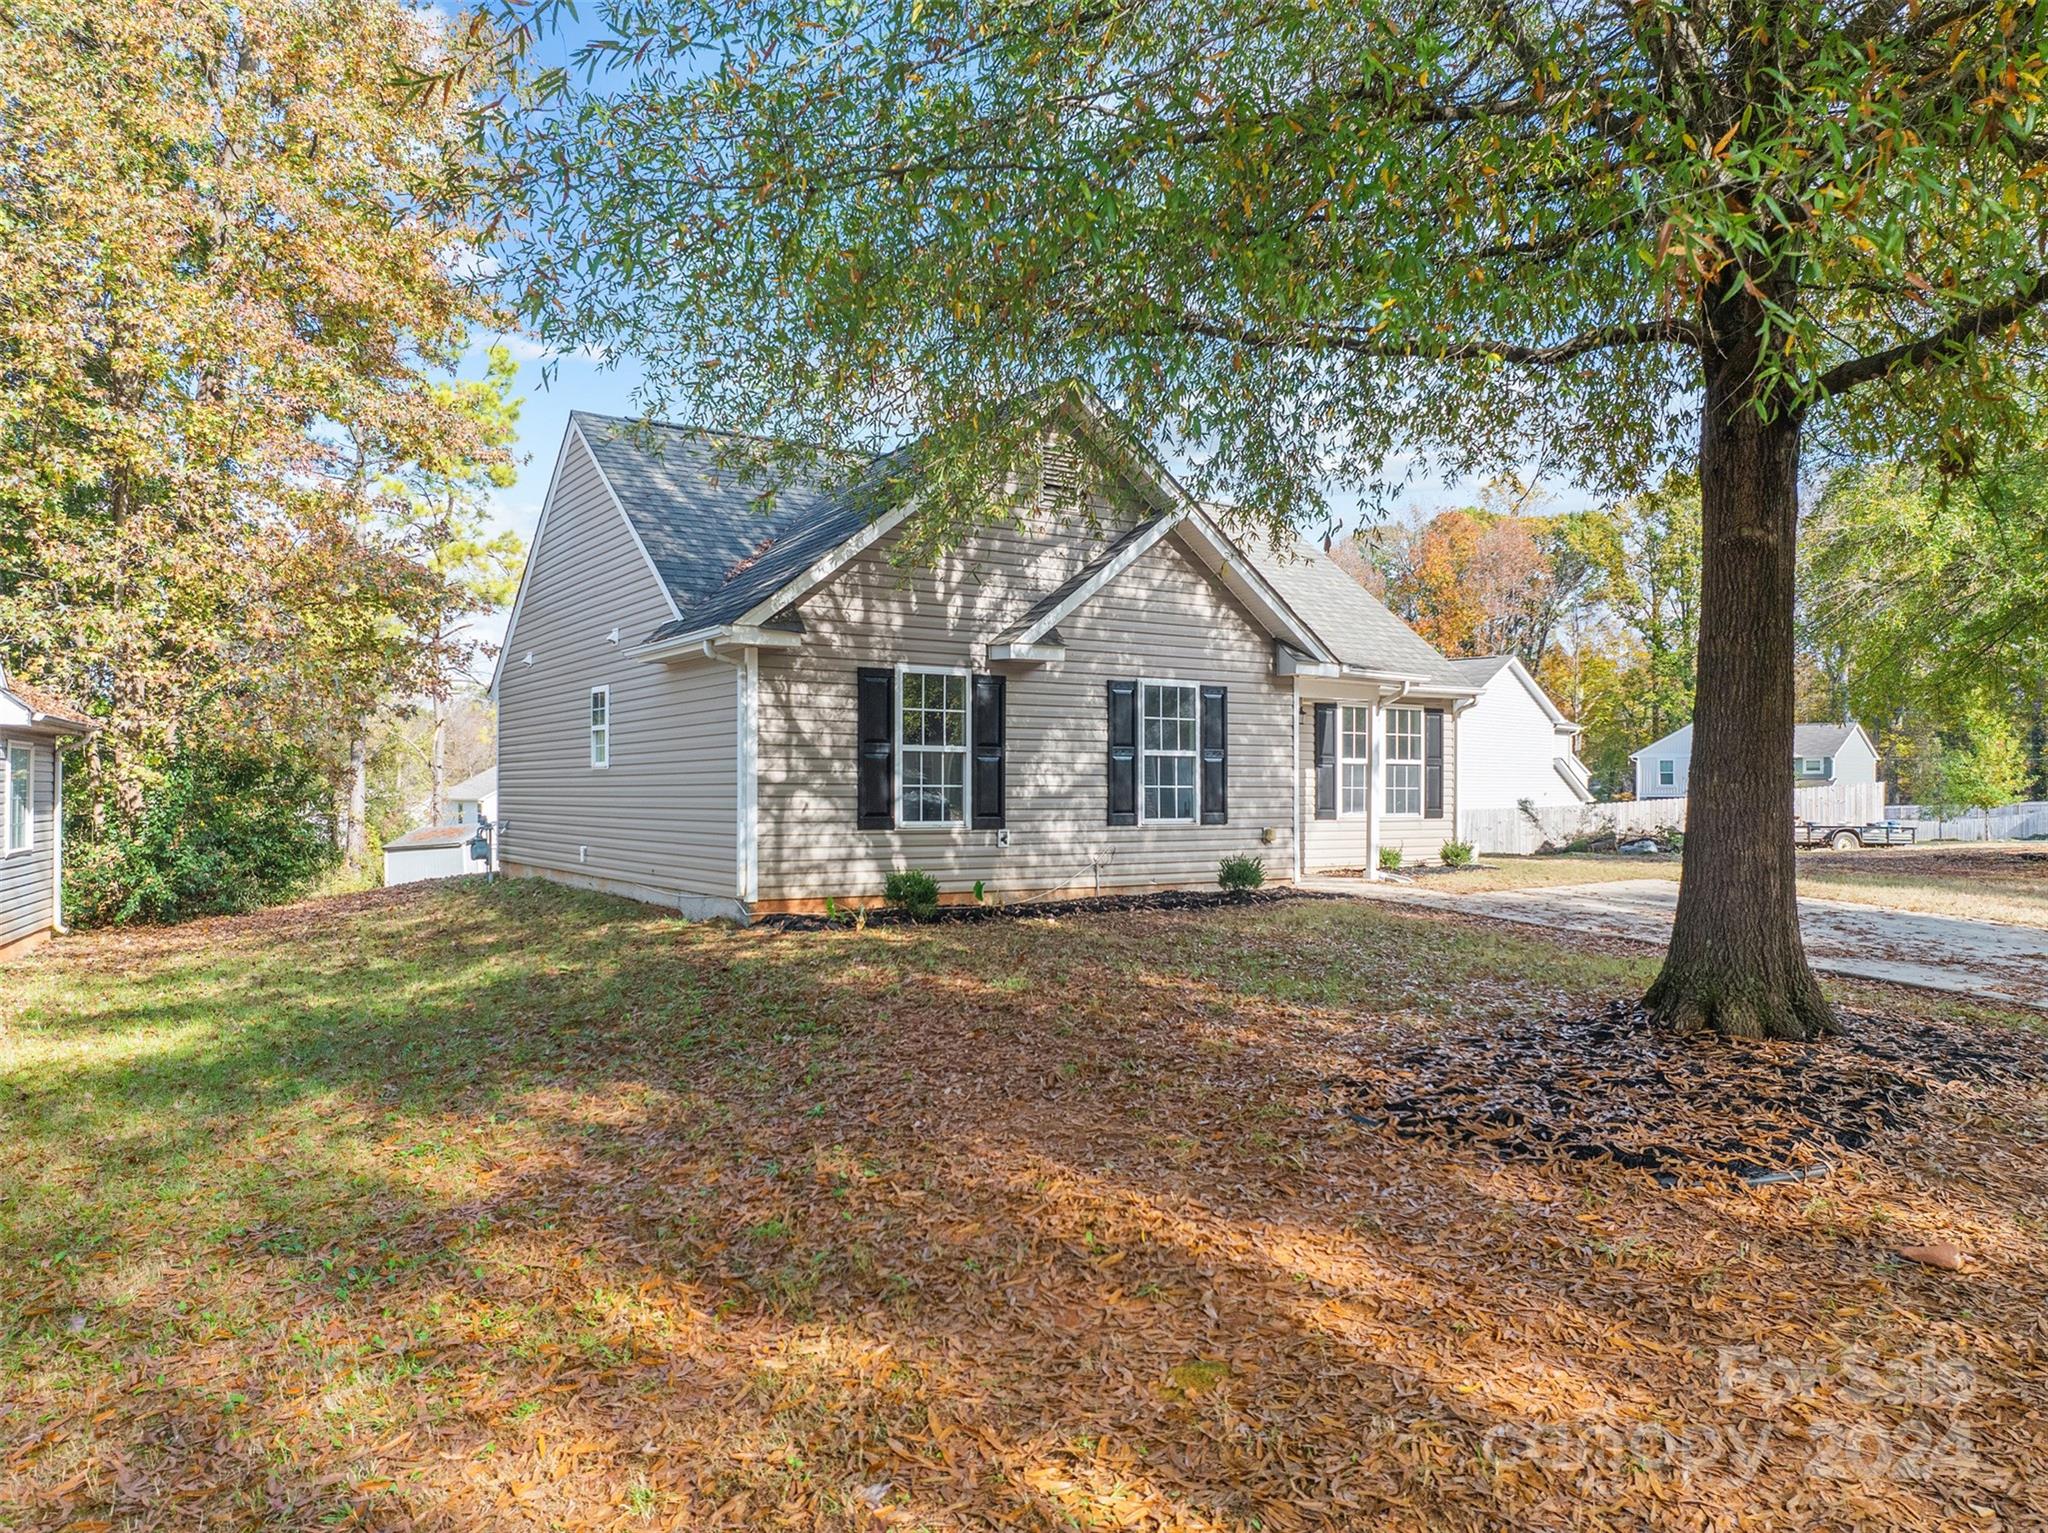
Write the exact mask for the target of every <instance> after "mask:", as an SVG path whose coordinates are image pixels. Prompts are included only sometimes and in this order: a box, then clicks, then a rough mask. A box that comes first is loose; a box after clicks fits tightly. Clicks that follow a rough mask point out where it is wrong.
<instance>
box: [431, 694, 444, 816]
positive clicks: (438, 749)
mask: <svg viewBox="0 0 2048 1533" xmlns="http://www.w3.org/2000/svg"><path fill="white" fill-rule="evenodd" d="M447 785H448V704H447V701H446V700H445V699H443V698H439V697H437V698H435V699H434V733H433V736H432V738H431V741H430V743H429V745H428V747H427V823H428V824H429V825H439V824H440V823H441V795H442V793H443V792H444V791H445V790H446V788H447Z"/></svg>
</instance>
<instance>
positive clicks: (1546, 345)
mask: <svg viewBox="0 0 2048 1533" xmlns="http://www.w3.org/2000/svg"><path fill="white" fill-rule="evenodd" d="M548 10H549V7H548V6H546V5H542V6H541V7H539V8H538V10H537V11H530V10H528V9H527V8H526V7H523V6H516V5H515V6H513V7H511V8H510V10H509V11H508V13H507V15H508V17H509V19H510V20H511V21H512V22H513V23H514V25H515V27H517V28H531V27H533V26H535V25H536V24H544V22H545V20H546V15H547V12H548ZM599 14H600V16H601V18H602V24H601V26H600V28H599V35H598V37H597V38H596V39H595V40H594V41H591V42H589V43H588V44H587V45H586V47H585V48H584V50H583V51H582V60H581V62H582V65H583V66H584V67H585V68H591V69H595V70H597V71H598V73H597V74H596V75H595V77H594V78H586V76H585V75H583V74H582V73H580V72H578V71H576V70H565V71H558V72H554V73H551V74H548V75H546V76H543V77H542V79H541V80H540V82H539V85H538V88H537V90H536V91H535V92H534V94H533V95H532V96H531V97H529V98H527V103H526V107H527V108H529V109H522V110H519V111H516V112H506V113H504V114H503V115H501V116H500V117H499V118H498V119H497V120H496V123H495V127H496V129H497V132H498V135H499V142H500V147H501V148H502V149H503V150H504V151H505V158H504V164H505V166H506V167H507V171H506V175H505V177H504V179H503V181H502V183H501V185H500V188H499V190H500V193H501V201H500V204H499V207H500V211H501V213H502V214H503V216H504V217H505V219H506V220H507V222H506V225H505V227H506V228H507V229H508V230H511V231H514V232H516V235H517V238H516V239H514V240H512V241H509V242H508V243H507V244H506V246H505V247H504V254H505V255H506V256H507V258H508V260H509V263H510V268H509V269H510V274H511V277H512V280H513V282H514V285H515V288H516V290H517V291H518V292H519V293H520V295H521V296H522V297H523V299H524V301H525V303H526V305H527V308H528V311H529V313H530V315H531V317H532V319H533V320H534V322H535V323H536V324H537V325H538V327H539V328H540V330H541V332H542V333H543V334H545V335H547V336H548V337H550V338H551V339H555V340H557V341H559V342H561V343H562V344H564V345H571V344H595V345H597V346H599V347H604V348H611V349H614V350H620V351H624V350H630V351H632V352H633V353H634V354H635V355H637V356H639V357H641V358H642V359H643V360H644V361H645V362H646V364H647V368H648V378H649V384H648V403H649V405H650V406H651V407H652V408H654V409H656V410H658V411H665V412H670V413H678V414H682V415H684V416H687V417H689V418H693V419H699V420H702V421H704V422H706V423H707V424H713V423H715V424H724V425H730V426H734V427H739V428H744V429H757V430H765V431H768V432H770V433H771V434H779V435H786V436H796V437H802V438H804V439H806V440H818V439H824V440H827V441H829V442H831V443H833V444H834V445H844V444H848V443H853V444H857V445H866V446H878V445H881V444H883V443H884V442H887V441H889V440H893V439H895V438H896V437H898V436H900V435H902V434H904V433H906V432H919V433H937V434H938V436H937V442H936V443H935V445H934V451H935V452H936V451H937V450H938V448H939V446H940V445H941V444H942V445H943V447H944V448H945V449H946V450H957V451H969V450H974V449H975V448H976V447H977V446H982V445H985V444H987V442H988V441H989V439H990V437H991V436H992V435H994V436H1001V435H1002V432H1003V428H1004V425H1005V421H1006V417H1004V416H1003V415H1002V414H1000V413H999V412H997V411H994V410H992V409H991V405H992V402H997V401H1003V400H1008V399H1012V398H1016V397H1020V396H1029V395H1030V394H1032V393H1033V392H1034V391H1036V390H1039V389H1043V388H1046V387H1048V386H1051V385H1054V384H1057V383H1059V382H1060V381H1062V380H1065V379H1067V378H1070V377H1082V378H1086V379H1088V380H1089V381H1091V382H1092V383H1094V384H1095V385H1096V386H1097V387H1099V388H1100V389H1102V391H1103V392H1104V393H1105V395H1106V396H1107V397H1108V398H1110V399H1111V401H1112V402H1113V403H1115V404H1117V405H1118V406H1120V407H1121V408H1122V409H1123V410H1124V411H1125V412H1126V413H1127V414H1128V415H1129V417H1130V418H1131V419H1133V420H1135V421H1139V422H1142V423H1144V429H1146V430H1147V431H1149V432H1154V433H1156V434H1157V436H1158V438H1159V439H1160V440H1161V441H1162V442H1163V443H1164V444H1165V445H1166V446H1168V447H1169V448H1173V449H1178V450H1181V451H1184V452H1185V453H1187V454H1188V455H1189V456H1191V457H1192V458H1194V459H1195V460H1196V463H1197V465H1198V469H1199V473H1198V477H1199V481H1200V485H1201V488H1202V489H1203V490H1204V492H1206V493H1209V494H1211V495H1216V496H1222V497H1226V498H1229V499H1232V500H1234V501H1237V502H1239V503H1241V504H1243V505H1244V506H1246V507H1247V508H1250V510H1251V511H1253V512H1254V513H1256V514H1261V515H1266V516H1269V517H1272V518H1275V519H1278V518H1280V517H1283V516H1292V517H1295V518H1297V519H1300V518H1302V517H1303V516H1304V515H1308V514H1312V513H1314V512H1317V511H1319V510H1321V509H1322V508H1323V507H1324V506H1325V505H1326V503H1327V497H1328V496H1329V495H1330V494H1331V493H1332V490H1333V488H1340V487H1349V488H1356V489H1365V490H1367V491H1371V490H1373V489H1375V488H1379V489H1385V488H1387V487H1389V486H1392V485H1393V484H1395V483H1397V482H1398V481H1399V480H1400V479H1401V477H1402V476H1403V475H1404V474H1407V473H1412V472H1414V471H1416V470H1418V469H1421V468H1423V467H1428V468H1431V469H1434V470H1438V471H1441V472H1445V473H1460V472H1465V471H1469V470H1473V469H1499V468H1503V467H1512V466H1515V465H1517V464H1520V463H1522V462H1524V461H1526V460H1527V459H1529V458H1530V457H1531V456H1533V455H1536V454H1539V453H1540V454H1541V455H1542V456H1543V458H1544V459H1545V461H1546V462H1547V463H1548V464H1550V465H1551V467H1552V469H1553V471H1555V472H1561V473H1566V474H1569V475H1570V476H1571V477H1573V478H1575V479H1577V480H1579V481H1580V482H1582V483H1585V484H1587V485H1589V486H1593V487H1596V488H1597V487H1604V488H1613V489H1620V490H1634V489H1638V488H1641V487H1642V485H1643V484H1644V483H1646V482H1647V476H1646V474H1645V469H1646V468H1647V467H1649V466H1650V465H1652V464H1653V463H1655V462H1656V461H1657V460H1659V459H1670V458H1676V459H1678V460H1680V461H1689V458H1690V453H1691V442H1690V438H1691V435H1692V430H1691V423H1692V421H1693V419H1694V418H1695V412H1696V410H1697V408H1698V403H1699V390H1700V385H1701V373H1700V364H1699V361H1698V357H1699V352H1700V347H1701V346H1702V345H1703V344H1705V343H1707V342H1708V341H1709V340H1710V337H1708V336H1707V335H1705V334H1704V329H1705V327H1707V326H1708V325H1709V324H1710V320H1709V319H1708V318H1707V317H1705V316H1703V314H1702V312H1701V307H1700V306H1701V303H1702V301H1703V300H1704V299H1705V298H1706V297H1707V296H1708V295H1709V294H1710V293H1712V292H1715V291H1718V290H1719V289H1720V288H1723V287H1728V286H1730V285H1732V286H1733V287H1734V289H1735V290H1736V291H1737V292H1739V293H1741V294H1743V295H1744V296H1746V297H1748V298H1749V299H1751V300H1752V302H1753V308H1754V313H1753V314H1752V313H1747V312H1746V313H1745V315H1744V322H1745V323H1748V324H1751V325H1753V327H1754V330H1755V334H1754V336H1753V340H1754V342H1755V348H1754V349H1755V357H1756V360H1755V367H1754V376H1753V377H1751V379H1750V381H1749V384H1748V387H1749V388H1750V389H1751V391H1752V392H1753V394H1754V396H1755V398H1756V399H1757V400H1758V401H1760V402H1762V401H1768V402H1769V406H1770V407H1772V408H1778V409H1786V410H1789V409H1804V408H1807V407H1812V408H1813V409H1814V410H1815V411H1816V412H1817V419H1816V422H1815V424H1816V425H1819V424H1824V425H1825V427H1826V429H1827V433H1828V435H1829V436H1830V437H1831V438H1832V439H1833V440H1835V441H1836V442H1838V443H1840V444H1842V445H1845V446H1848V447H1857V446H1869V445H1873V444H1879V445H1882V446H1883V447H1884V448H1885V449H1886V450H1888V451H1890V450H1897V449H1902V448H1903V449H1905V450H1907V451H1932V452H1935V453H1946V454H1948V455H1950V456H1957V455H1965V454H1968V453H1969V452H1971V451H1972V450H1973V444H1975V443H1976V442H1978V441H1979V440H1981V439H1982V438H1983V437H1984V436H1985V435H1986V434H1987V433H1991V432H1996V431H1997V430H1998V429H2000V428H2002V427H2005V426H2007V425H2009V424H2010V417H2009V416H2008V415H2007V414H2006V413H2005V411H2004V409H2003V408H2002V407H2003V406H2005V405H2006V404H2008V403H2009V402H2010V399H2011V396H2012V391H2013V387H2014V385H2015V383H2016V382H2017V381H2018V380H2019V379H2020V378H2021V377H2022V376H2024V374H2025V373H2026V370H2027V367H2028V365H2029V363H2030V362H2031V357H2032V354H2031V352H2030V351H2013V350H2010V349H2006V348H2002V347H1998V346H1986V345H1979V344H1977V343H1978V342H1979V341H1980V340H1983V339H1987V338H1991V339H2002V338H2003V337H2004V335H2005V333H2006V332H2007V331H2008V330H2009V329H2010V327H2011V326H2012V324H2013V323H2014V321H2015V320H2016V319H2018V318H2019V317H2020V316H2022V315H2025V314H2027V313H2028V312H2030V311H2031V310H2032V309H2033V307H2034V306H2035V305H2036V304H2038V303H2039V302H2040V300H2041V298H2042V297H2043V293H2044V289H2043V287H2042V280H2041V277H2040V274H2039V268H2040V265H2041V252H2042V239H2043V232H2044V217H2043V204H2042V181H2041V150H2042V147H2043V143H2042V138H2041V134H2042V125H2041V123H2040V120H2039V106H2040V95H2041V78H2042V66H2041V59H2040V56H2039V40H2040V39H2039V26H2040V18H2039V14H2038V11H2037V10H2036V9H2034V8H2031V7H2023V8H2009V7H2005V6H2002V5H1989V4H1957V5H1933V6H1922V5H1919V4H1917V3H1904V0H1900V3H1887V0H1795V3H1789V4H1746V3H1745V4H1732V5H1719V6H1703V5H1699V4H1693V3H1687V4H1678V3H1672V0H1662V3H1654V4H1641V5H1630V6H1607V5H1599V4H1589V3H1569V4H1547V5H1505V6H1503V5H1496V4H1493V3H1491V0H1484V3H1475V0H1420V3H1397V4H1386V3H1372V4H1365V5H1356V6H1353V5H1346V6H1324V5H1321V4H1316V3H1308V0H1283V3H1281V4H1278V5H1273V4H1267V3H1264V0H1261V3H1260V4H1257V5H1246V4H1242V3H1236V0H1223V3H1213V0H1200V3H1189V0H1148V3H1144V4H1139V5H1125V6H1108V7H1105V6H1096V5H1092V4H1086V3H1035V4H1016V3H990V0H919V3H917V4H914V5H909V6H905V5H902V4H898V3H895V0H889V3H886V4H884V3H875V0H869V3H851V4H843V3H836V0H835V3H832V4H825V3H821V0H757V3H748V4H731V3H726V0H631V3H616V4H610V5H606V6H603V7H601V8H600V11H599ZM517 35H523V34H519V33H516V32H515V36H517ZM533 102H537V103H538V107H537V108H531V103H533ZM1929 360H1942V361H1945V362H1953V363H1958V364H1961V366H1960V368H1959V369H1958V370H1957V371H1955V372H1954V373H1953V374H1952V375H1951V376H1950V377H1949V378H1947V379H1945V380H1944V381H1943V383H1942V384H1941V386H1939V387H1932V386H1928V385H1926V384H1924V383H1922V382H1920V381H1918V380H1916V378H1915V377H1914V376H1913V375H1912V373H1911V372H1910V365H1911V364H1914V363H1918V362H1924V361H1929ZM1517 364H1521V365H1517ZM1531 366H1533V367H1536V368H1538V369H1539V370H1540V371H1539V372H1538V373H1536V374H1533V375H1532V373H1531V372H1530V371H1528V368H1529V367H1531ZM1535 377H1540V379H1541V381H1540V383H1539V382H1536V381H1534V379H1535ZM1879 379H1882V380H1885V386H1884V387H1882V388H1878V389H1873V390H1869V391H1864V392H1860V393H1859V392H1855V391H1854V386H1855V385H1857V384H1859V383H1863V382H1867V381H1874V380H1879ZM1000 445H1002V446H1004V447H1005V448H1008V447H1013V446H1014V445H1015V444H1014V443H1013V442H1004V443H1002V444H1000Z"/></svg>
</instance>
